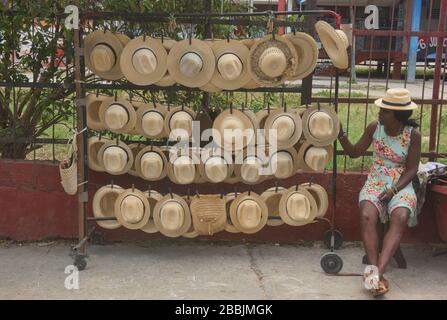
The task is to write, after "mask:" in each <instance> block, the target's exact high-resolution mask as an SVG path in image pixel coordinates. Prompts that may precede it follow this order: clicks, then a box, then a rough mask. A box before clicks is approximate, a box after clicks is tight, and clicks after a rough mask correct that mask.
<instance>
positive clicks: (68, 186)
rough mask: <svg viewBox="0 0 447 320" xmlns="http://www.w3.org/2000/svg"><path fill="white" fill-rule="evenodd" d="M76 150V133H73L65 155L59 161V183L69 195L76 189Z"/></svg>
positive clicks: (73, 193) (75, 191) (74, 192)
mask: <svg viewBox="0 0 447 320" xmlns="http://www.w3.org/2000/svg"><path fill="white" fill-rule="evenodd" d="M69 143H70V141H69ZM77 150H78V149H77V146H76V134H74V135H73V138H72V139H71V145H70V149H69V151H68V155H67V157H66V158H65V159H63V160H62V161H61V162H59V174H60V176H61V184H62V187H63V188H64V190H65V192H66V193H68V194H70V195H75V194H76V193H77V191H78V167H77Z"/></svg>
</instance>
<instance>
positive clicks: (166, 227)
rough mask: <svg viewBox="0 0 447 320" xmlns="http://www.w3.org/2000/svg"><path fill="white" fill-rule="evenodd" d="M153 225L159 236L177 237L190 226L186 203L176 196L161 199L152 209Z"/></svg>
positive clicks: (188, 210) (168, 195)
mask: <svg viewBox="0 0 447 320" xmlns="http://www.w3.org/2000/svg"><path fill="white" fill-rule="evenodd" d="M154 223H155V226H156V227H157V229H158V230H159V231H160V233H161V234H163V235H165V236H167V237H179V236H181V235H183V234H185V233H186V232H188V230H189V228H190V226H191V211H190V209H189V206H188V203H187V202H186V201H185V200H184V199H183V198H182V197H180V196H178V195H176V194H167V195H165V196H164V197H163V198H161V199H160V200H159V201H158V202H157V204H156V205H155V209H154Z"/></svg>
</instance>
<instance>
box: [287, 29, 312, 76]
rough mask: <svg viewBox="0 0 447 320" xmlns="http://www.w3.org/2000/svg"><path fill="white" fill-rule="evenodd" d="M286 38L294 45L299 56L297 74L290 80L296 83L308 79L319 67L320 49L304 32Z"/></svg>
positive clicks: (288, 35)
mask: <svg viewBox="0 0 447 320" xmlns="http://www.w3.org/2000/svg"><path fill="white" fill-rule="evenodd" d="M284 37H285V38H286V39H288V40H289V41H290V42H291V43H292V44H293V46H294V48H295V50H296V52H297V55H298V64H297V67H296V70H295V73H294V74H293V75H292V76H291V77H290V78H289V79H288V80H290V81H294V80H299V79H303V78H305V77H307V76H308V75H309V74H311V73H312V72H313V71H314V70H315V67H316V65H317V60H318V47H317V43H316V42H315V39H314V38H313V37H311V36H310V35H308V34H307V33H304V32H295V33H288V34H286V35H284Z"/></svg>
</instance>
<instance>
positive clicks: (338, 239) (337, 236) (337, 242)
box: [323, 230, 343, 250]
mask: <svg viewBox="0 0 447 320" xmlns="http://www.w3.org/2000/svg"><path fill="white" fill-rule="evenodd" d="M331 237H332V231H331V230H327V231H326V232H325V233H324V235H323V242H324V244H325V246H326V248H328V249H332V247H331ZM342 244H343V235H342V234H341V232H340V231H338V230H334V249H335V250H338V249H340V247H341V246H342Z"/></svg>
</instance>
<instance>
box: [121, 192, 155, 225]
mask: <svg viewBox="0 0 447 320" xmlns="http://www.w3.org/2000/svg"><path fill="white" fill-rule="evenodd" d="M128 196H134V197H137V198H138V199H140V200H141V202H142V203H143V205H144V214H143V217H142V218H141V220H140V221H139V222H138V223H129V222H127V221H126V220H125V219H124V217H123V212H122V211H121V203H122V202H123V200H124V199H125V198H126V197H128ZM150 214H151V210H150V205H149V201H148V200H147V197H146V196H145V195H144V193H143V192H141V191H140V190H137V189H134V188H133V189H132V188H131V189H127V190H124V191H123V192H122V193H121V194H120V195H119V196H118V198H117V199H116V201H115V216H116V219H117V220H118V222H119V223H120V224H121V225H122V226H123V227H126V228H127V229H131V230H137V229H141V228H142V227H143V226H145V225H146V224H147V222H148V221H149V217H150Z"/></svg>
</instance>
